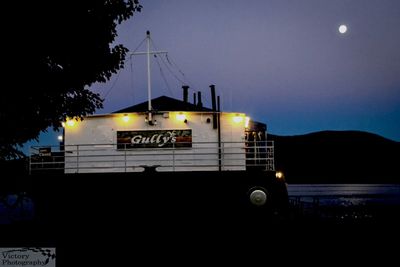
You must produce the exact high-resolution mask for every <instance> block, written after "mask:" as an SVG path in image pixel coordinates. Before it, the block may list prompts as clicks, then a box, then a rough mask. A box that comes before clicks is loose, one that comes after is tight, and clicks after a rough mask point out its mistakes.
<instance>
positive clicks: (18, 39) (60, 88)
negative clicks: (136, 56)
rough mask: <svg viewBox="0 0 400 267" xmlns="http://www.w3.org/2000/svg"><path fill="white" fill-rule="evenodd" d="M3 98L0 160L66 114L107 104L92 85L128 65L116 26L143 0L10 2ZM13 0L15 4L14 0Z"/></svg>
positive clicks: (89, 111)
mask: <svg viewBox="0 0 400 267" xmlns="http://www.w3.org/2000/svg"><path fill="white" fill-rule="evenodd" d="M6 2H7V4H6V6H5V7H3V8H2V10H3V12H6V13H8V15H9V16H7V18H5V17H4V16H3V18H2V25H3V26H5V25H6V27H3V28H4V29H3V30H4V31H3V32H2V35H3V38H2V39H3V45H5V49H3V50H2V60H1V62H2V64H3V68H2V70H3V71H2V73H3V75H4V78H3V84H6V85H3V86H2V88H1V90H2V94H1V97H0V99H1V100H0V123H1V124H0V125H1V126H2V130H1V131H0V132H1V134H0V159H3V160H4V159H10V158H16V157H18V156H21V155H22V154H21V152H20V151H19V150H18V148H20V146H22V145H23V144H24V143H25V142H27V141H29V140H33V139H37V138H38V136H39V134H40V132H41V131H46V129H47V128H48V127H53V128H54V129H57V128H58V127H60V126H61V121H64V120H65V119H66V118H67V117H82V116H85V115H88V114H92V113H93V112H94V111H95V110H96V109H98V108H101V107H102V103H103V99H101V97H100V96H99V95H98V94H95V93H93V92H91V91H90V90H89V89H88V88H89V86H90V85H92V84H93V83H95V82H106V81H107V80H109V79H110V77H111V76H112V74H114V73H116V72H117V71H118V70H119V69H120V68H122V67H123V61H124V59H125V55H126V52H127V49H126V48H125V47H124V46H123V45H121V44H113V42H114V39H115V37H116V36H117V31H116V26H117V25H118V24H120V23H121V22H123V21H124V20H127V19H128V18H130V17H131V16H132V15H133V14H134V12H140V10H141V8H142V6H141V5H140V4H139V2H138V0H85V1H73V0H57V1H26V2H24V1H22V2H21V1H6ZM10 2H12V3H10Z"/></svg>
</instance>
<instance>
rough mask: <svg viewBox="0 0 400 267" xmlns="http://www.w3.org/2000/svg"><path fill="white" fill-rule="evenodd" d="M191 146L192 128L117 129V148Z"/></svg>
mask: <svg viewBox="0 0 400 267" xmlns="http://www.w3.org/2000/svg"><path fill="white" fill-rule="evenodd" d="M165 147H192V130H187V129H185V130H154V131H117V148H118V149H131V148H165Z"/></svg>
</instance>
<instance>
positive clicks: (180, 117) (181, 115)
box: [176, 113, 186, 121]
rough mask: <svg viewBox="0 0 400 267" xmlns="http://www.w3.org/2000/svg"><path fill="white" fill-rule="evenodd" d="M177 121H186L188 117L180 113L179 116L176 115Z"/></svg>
mask: <svg viewBox="0 0 400 267" xmlns="http://www.w3.org/2000/svg"><path fill="white" fill-rule="evenodd" d="M176 119H177V120H178V121H185V120H186V116H185V114H182V113H179V114H176Z"/></svg>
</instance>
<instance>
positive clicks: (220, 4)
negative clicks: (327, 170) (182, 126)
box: [92, 0, 400, 141]
mask: <svg viewBox="0 0 400 267" xmlns="http://www.w3.org/2000/svg"><path fill="white" fill-rule="evenodd" d="M141 4H142V5H143V10H142V12H141V13H136V14H135V15H134V16H133V17H132V18H131V19H130V20H129V21H126V22H123V24H122V25H120V26H119V27H118V34H119V36H118V38H117V40H116V42H115V43H116V44H118V43H122V44H124V45H125V46H126V47H127V48H129V49H130V50H131V51H133V50H135V49H136V48H138V46H139V44H140V43H141V42H142V41H143V40H144V38H145V34H146V31H147V30H149V31H150V32H151V37H152V41H153V47H152V48H153V49H155V50H165V51H168V59H167V58H166V57H165V56H161V55H160V56H158V57H157V58H153V59H152V85H153V86H152V88H153V89H152V95H153V97H158V96H161V95H166V96H170V97H174V98H178V99H181V98H182V89H181V86H182V82H184V83H186V84H188V85H189V86H190V88H191V89H193V91H191V95H192V93H193V92H194V91H198V90H200V91H202V93H203V102H205V104H206V105H207V106H211V101H210V93H209V85H210V84H215V85H216V89H217V94H218V95H220V96H221V101H222V109H223V111H238V112H244V113H247V114H248V115H249V116H250V117H252V118H253V119H255V120H258V121H261V122H264V123H266V124H267V125H268V131H269V132H270V133H273V134H278V135H299V134H306V133H310V132H315V131H321V130H361V131H368V132H371V133H375V134H379V135H381V136H383V137H386V138H389V139H392V140H396V141H400V1H399V0H291V1H290V0H251V1H243V0H242V1H238V0H218V1H215V0H203V1H198V0H169V1H162V0H148V1H145V0H142V1H141ZM342 24H345V25H347V27H348V31H347V32H346V33H344V34H341V33H340V32H339V30H338V28H339V26H340V25H342ZM145 49H146V46H145V43H143V44H142V45H141V46H140V47H139V48H138V50H137V51H144V50H145ZM145 59H146V58H145V57H144V56H134V57H132V60H130V59H129V57H128V58H127V61H126V64H125V69H124V70H122V71H120V72H119V73H118V74H116V75H114V76H113V77H112V78H111V80H110V81H109V82H108V83H106V84H95V85H94V86H92V89H93V90H94V91H95V92H99V93H100V94H101V95H102V96H103V97H105V103H104V109H102V110H99V111H98V113H108V112H112V111H115V110H118V109H121V108H125V107H127V106H130V105H134V104H137V103H139V102H142V101H146V99H147V87H146V86H147V77H146V61H145ZM160 69H161V71H160ZM204 98H205V99H204Z"/></svg>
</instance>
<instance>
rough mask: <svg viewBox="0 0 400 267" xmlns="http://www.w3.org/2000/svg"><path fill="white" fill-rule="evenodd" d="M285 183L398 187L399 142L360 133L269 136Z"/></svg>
mask: <svg viewBox="0 0 400 267" xmlns="http://www.w3.org/2000/svg"><path fill="white" fill-rule="evenodd" d="M269 140H274V141H275V164H276V169H277V170H281V171H283V172H284V174H285V177H286V181H287V182H288V183H399V182H400V171H399V169H398V164H399V162H400V160H399V159H400V142H395V141H392V140H389V139H386V138H384V137H381V136H379V135H376V134H372V133H368V132H361V131H321V132H315V133H310V134H306V135H297V136H278V135H272V134H271V135H269Z"/></svg>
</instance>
